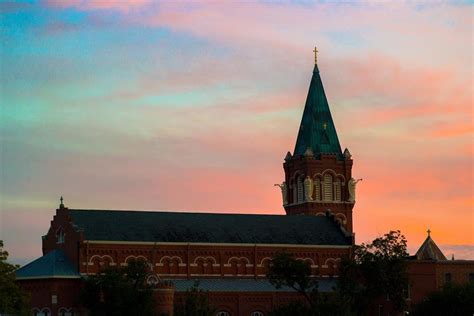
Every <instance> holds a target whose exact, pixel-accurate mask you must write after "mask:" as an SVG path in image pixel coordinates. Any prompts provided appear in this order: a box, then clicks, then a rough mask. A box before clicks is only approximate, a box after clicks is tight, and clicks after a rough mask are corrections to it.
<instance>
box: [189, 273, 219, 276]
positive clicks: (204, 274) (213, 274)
mask: <svg viewBox="0 0 474 316" xmlns="http://www.w3.org/2000/svg"><path fill="white" fill-rule="evenodd" d="M189 275H190V276H220V275H221V274H220V273H211V274H208V273H203V274H199V273H197V274H194V273H191V274H189Z"/></svg>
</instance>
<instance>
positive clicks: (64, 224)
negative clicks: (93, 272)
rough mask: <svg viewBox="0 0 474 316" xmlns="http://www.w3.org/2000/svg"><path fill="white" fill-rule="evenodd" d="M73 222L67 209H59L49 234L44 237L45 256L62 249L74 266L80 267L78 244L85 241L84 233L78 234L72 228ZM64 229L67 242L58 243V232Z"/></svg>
mask: <svg viewBox="0 0 474 316" xmlns="http://www.w3.org/2000/svg"><path fill="white" fill-rule="evenodd" d="M71 223H72V220H71V218H70V216H69V214H68V209H67V208H59V209H57V210H56V215H55V216H54V217H53V220H52V221H51V226H50V228H49V230H48V233H47V234H46V235H45V236H43V255H45V254H47V253H48V252H50V251H52V250H54V249H62V250H63V251H64V252H65V253H66V256H67V257H68V258H69V260H70V261H71V263H73V264H74V266H76V267H77V266H78V262H79V257H78V255H79V247H78V244H80V243H82V241H83V239H84V238H83V234H82V232H77V231H76V229H75V228H74V227H73V226H72V224H71ZM59 229H62V230H63V231H64V233H65V242H64V243H58V239H57V232H58V230H59Z"/></svg>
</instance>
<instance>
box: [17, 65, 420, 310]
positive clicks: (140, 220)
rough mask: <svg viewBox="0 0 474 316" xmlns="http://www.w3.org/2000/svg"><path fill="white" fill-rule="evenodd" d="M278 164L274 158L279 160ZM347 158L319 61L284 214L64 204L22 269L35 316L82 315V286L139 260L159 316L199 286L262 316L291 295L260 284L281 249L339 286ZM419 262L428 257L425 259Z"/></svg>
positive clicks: (290, 163) (350, 204)
mask: <svg viewBox="0 0 474 316" xmlns="http://www.w3.org/2000/svg"><path fill="white" fill-rule="evenodd" d="M275 159H278V157H275ZM352 164H353V160H352V156H351V154H350V152H349V150H347V149H345V150H344V151H342V150H341V145H340V143H339V138H338V135H337V131H336V127H335V124H334V121H333V119H332V116H331V112H330V109H329V104H328V100H327V98H326V94H325V92H324V88H323V84H322V81H321V76H320V72H319V69H318V65H317V60H316V56H315V65H314V69H313V72H312V78H311V83H310V85H309V91H308V95H307V99H306V104H305V107H304V111H303V115H302V119H301V124H300V127H299V130H298V136H297V140H296V145H295V148H294V150H293V152H292V153H291V152H288V153H287V154H286V156H285V157H284V162H283V168H284V171H285V179H283V180H282V183H280V184H275V186H278V187H279V188H280V189H281V194H282V204H283V207H284V209H285V212H286V215H252V214H218V213H186V212H162V211H156V212H153V211H138V210H133V211H118V210H94V209H76V208H69V207H67V206H66V205H65V204H64V203H63V201H62V199H61V204H60V205H59V208H58V209H57V210H56V215H55V216H54V217H53V219H52V220H51V224H50V228H49V230H48V232H47V233H46V235H45V236H43V237H42V251H43V256H42V257H40V258H39V259H37V260H35V261H33V262H31V263H29V264H27V265H25V266H23V267H22V268H20V269H19V270H18V271H17V273H16V275H17V280H18V283H19V284H20V286H21V287H22V288H23V289H24V290H25V291H27V292H28V293H29V294H30V295H31V305H32V306H31V307H32V313H33V315H38V316H39V315H41V316H56V315H62V316H66V315H68V316H69V315H75V316H76V315H81V314H82V315H84V311H83V310H82V309H81V306H79V303H78V297H79V293H80V289H81V286H82V284H83V280H84V279H85V278H87V277H88V276H90V275H94V274H97V273H100V271H101V270H102V269H104V268H106V267H114V266H115V267H123V266H127V265H128V263H129V262H130V261H132V260H143V261H145V262H146V263H147V264H148V266H149V267H150V271H149V276H148V278H147V282H148V283H149V284H153V285H155V292H154V295H155V298H156V302H157V305H156V309H157V312H159V313H165V314H166V313H168V314H169V315H172V313H173V305H174V304H175V302H176V301H178V300H179V299H180V298H182V297H183V295H184V293H185V292H186V290H187V289H189V288H190V287H191V286H193V284H194V282H195V281H196V280H199V287H200V288H201V289H203V290H204V291H206V292H207V293H208V297H209V302H210V304H211V305H213V306H214V307H215V308H216V310H217V314H216V315H218V316H230V315H232V316H234V315H246V316H264V315H268V312H269V311H271V310H272V309H273V308H274V307H276V306H278V305H281V304H286V303H288V302H289V301H291V300H293V299H294V298H295V297H297V296H298V295H297V293H296V292H294V291H293V290H292V289H290V288H285V287H283V288H280V289H276V288H275V287H274V286H272V285H271V284H270V282H269V281H268V280H267V279H266V273H267V269H268V265H269V263H270V260H271V259H272V257H273V256H274V255H275V254H277V253H279V252H282V251H286V252H289V253H291V254H293V255H294V257H295V258H297V259H298V260H302V261H304V262H307V263H308V264H309V265H310V267H311V271H312V274H313V276H314V277H317V278H318V279H319V291H320V292H330V291H332V290H333V287H334V286H335V285H336V278H337V276H338V267H339V264H340V261H341V258H343V257H350V256H351V251H352V247H353V245H354V231H353V221H352V218H353V208H354V204H355V201H356V197H355V187H356V185H357V182H358V181H360V179H359V180H355V179H354V178H353V177H352ZM423 260H424V259H423Z"/></svg>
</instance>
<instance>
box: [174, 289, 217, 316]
mask: <svg viewBox="0 0 474 316" xmlns="http://www.w3.org/2000/svg"><path fill="white" fill-rule="evenodd" d="M215 313H216V309H215V308H214V307H212V306H211V305H209V300H208V295H207V293H206V292H204V291H203V290H202V289H200V288H199V282H196V283H194V285H193V286H192V287H191V288H190V289H188V290H186V293H185V295H184V299H183V301H181V302H178V303H177V304H175V306H174V315H175V316H213V315H214V314H215Z"/></svg>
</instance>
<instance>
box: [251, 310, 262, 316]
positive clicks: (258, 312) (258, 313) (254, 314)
mask: <svg viewBox="0 0 474 316" xmlns="http://www.w3.org/2000/svg"><path fill="white" fill-rule="evenodd" d="M250 316H265V314H264V313H263V312H261V311H255V312H252V313H251V314H250Z"/></svg>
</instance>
